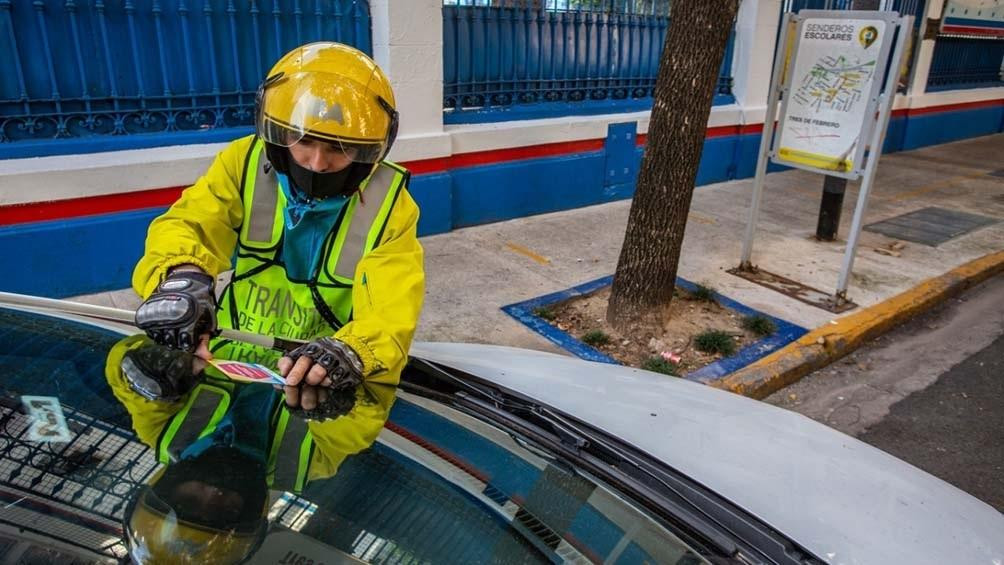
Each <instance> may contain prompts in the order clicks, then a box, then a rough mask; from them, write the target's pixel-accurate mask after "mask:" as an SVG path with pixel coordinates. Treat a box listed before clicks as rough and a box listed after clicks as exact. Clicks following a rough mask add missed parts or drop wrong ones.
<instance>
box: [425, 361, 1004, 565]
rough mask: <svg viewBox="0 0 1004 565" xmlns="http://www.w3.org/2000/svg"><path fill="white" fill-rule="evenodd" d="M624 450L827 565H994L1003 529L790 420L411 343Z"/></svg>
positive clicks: (839, 439) (655, 382)
mask: <svg viewBox="0 0 1004 565" xmlns="http://www.w3.org/2000/svg"><path fill="white" fill-rule="evenodd" d="M411 353H412V355H413V356H417V357H420V358H423V359H425V360H428V361H432V362H434V363H439V364H442V365H446V366H449V367H453V368H455V369H458V370H461V371H464V372H466V373H469V374H472V375H476V376H478V377H481V378H483V379H486V380H489V381H492V382H494V383H496V384H498V385H499V386H502V387H504V388H507V389H509V390H512V391H514V392H518V393H520V394H522V395H525V396H528V397H531V398H533V399H536V400H537V401H538V402H540V403H542V404H546V405H549V406H551V407H552V408H555V409H557V410H560V411H562V412H564V413H565V414H567V415H569V416H573V417H576V418H578V419H580V420H582V421H584V422H586V423H588V424H590V425H592V426H594V427H596V428H598V429H601V430H603V431H604V432H607V433H609V434H610V435H613V436H615V437H617V438H619V439H620V440H622V441H624V442H626V443H628V444H631V445H633V446H635V447H637V448H638V449H640V450H642V451H644V452H646V453H648V454H649V455H651V456H653V457H655V458H657V459H659V460H661V461H663V462H664V463H666V464H667V465H669V466H671V467H673V468H675V469H676V470H678V471H680V472H682V473H683V474H685V475H687V476H688V477H690V478H691V479H693V480H696V481H697V482H699V483H701V484H703V485H704V486H706V487H707V488H709V489H711V490H713V491H715V492H716V493H718V494H720V495H722V496H724V497H725V498H727V499H729V500H730V501H732V502H733V503H735V504H736V505H738V506H739V507H741V508H743V509H744V510H746V511H748V512H750V513H751V514H753V515H754V516H756V517H758V518H759V519H761V520H763V521H764V522H766V523H767V524H769V525H771V526H772V527H774V528H776V529H777V530H778V531H780V532H781V533H783V534H785V535H786V536H787V537H789V538H790V539H792V540H794V541H796V542H797V543H799V544H800V545H802V546H803V547H805V548H806V549H808V550H809V551H811V552H813V553H814V554H815V555H816V556H817V557H819V558H820V559H823V560H825V561H827V562H831V563H946V562H952V563H990V564H1000V563H1001V562H1002V559H1004V515H1002V514H1000V513H999V512H997V511H996V510H995V509H994V508H992V507H991V506H989V505H987V504H986V503H984V502H982V501H980V500H978V499H976V498H975V497H973V496H971V495H969V494H967V493H965V492H963V491H961V490H959V489H958V488H956V487H954V486H952V485H950V484H948V483H946V482H944V481H942V480H941V479H938V478H936V477H934V476H932V475H930V474H928V473H926V472H924V471H922V470H920V469H918V468H916V467H914V466H912V465H910V464H908V463H906V462H904V461H902V460H900V459H897V458H895V457H893V456H892V455H889V454H887V453H885V452H883V451H881V450H879V449H876V448H874V447H872V446H870V445H867V444H865V443H863V442H861V441H858V440H856V439H854V438H852V437H850V436H848V435H845V434H843V433H840V432H838V431H836V430H833V429H831V428H829V427H827V426H824V425H822V424H819V423H817V422H815V421H813V420H811V419H809V418H806V417H804V416H802V415H800V414H797V413H794V412H790V411H787V410H784V409H781V408H777V407H774V406H771V405H769V404H766V403H763V402H758V401H755V400H752V399H749V398H746V397H743V396H739V395H736V394H732V393H729V392H725V391H722V390H718V389H714V388H711V387H708V386H705V385H701V384H697V383H693V382H690V381H687V380H684V379H678V378H672V377H666V376H664V375H659V374H656V373H650V372H647V371H641V370H638V369H631V368H628V367H623V366H616V365H609V364H601V363H592V362H588V361H582V360H579V359H574V358H570V357H564V356H560V355H554V354H551V353H543V352H536V351H528V350H523V349H514V348H508V347H499V346H488V345H473V344H456V343H415V344H414V345H413V346H412V351H411Z"/></svg>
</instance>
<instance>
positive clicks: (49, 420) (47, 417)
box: [21, 396, 73, 442]
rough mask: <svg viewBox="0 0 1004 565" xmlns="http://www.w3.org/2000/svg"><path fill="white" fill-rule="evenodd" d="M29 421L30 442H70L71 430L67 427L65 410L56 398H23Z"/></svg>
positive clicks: (71, 437)
mask: <svg viewBox="0 0 1004 565" xmlns="http://www.w3.org/2000/svg"><path fill="white" fill-rule="evenodd" d="M21 402H22V403H24V408H25V410H27V411H28V419H29V421H30V422H31V424H30V427H29V428H28V441H62V442H66V441H70V440H71V439H73V436H71V435H70V428H69V426H67V425H66V417H65V416H63V408H62V406H60V405H59V399H58V398H56V397H54V396H22V397H21Z"/></svg>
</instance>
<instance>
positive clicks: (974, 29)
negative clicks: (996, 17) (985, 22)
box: [941, 24, 1004, 37]
mask: <svg viewBox="0 0 1004 565" xmlns="http://www.w3.org/2000/svg"><path fill="white" fill-rule="evenodd" d="M941 32H942V33H968V34H972V35H985V36H989V37H1004V29H1002V28H996V27H982V26H964V25H951V24H946V25H945V26H943V27H942V28H941Z"/></svg>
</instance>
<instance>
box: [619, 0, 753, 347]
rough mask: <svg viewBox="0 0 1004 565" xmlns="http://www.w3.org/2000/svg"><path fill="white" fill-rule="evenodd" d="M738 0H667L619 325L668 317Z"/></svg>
mask: <svg viewBox="0 0 1004 565" xmlns="http://www.w3.org/2000/svg"><path fill="white" fill-rule="evenodd" d="M738 9H739V0H683V1H678V2H673V3H672V8H671V15H670V26H669V36H668V37H667V38H666V43H665V46H664V47H663V50H662V57H661V61H660V64H659V75H658V77H657V78H656V84H655V93H654V96H653V104H652V115H651V121H650V122H649V129H648V145H647V147H646V148H645V156H644V157H643V158H642V163H641V171H640V172H639V175H638V186H637V188H636V190H635V195H634V199H633V201H632V202H631V212H630V215H629V217H628V226H627V232H626V234H625V236H624V244H623V246H622V247H621V254H620V260H619V261H618V263H617V271H616V272H615V273H614V282H613V288H612V289H611V294H610V302H609V304H608V305H607V321H608V322H610V324H611V325H613V326H614V327H615V328H617V329H619V330H621V331H630V330H631V329H632V328H642V327H653V326H656V325H661V324H662V323H663V322H664V321H665V320H666V314H667V312H668V308H669V303H670V301H671V300H672V298H673V288H674V284H675V281H676V269H677V266H678V265H679V262H680V248H681V246H682V244H683V232H684V229H685V228H686V225H687V214H688V213H689V212H690V199H691V196H692V195H693V193H694V180H695V179H696V178H697V166H698V164H699V163H700V160H701V151H702V150H703V148H704V138H705V134H706V130H707V125H708V116H709V114H710V111H711V102H712V99H713V97H714V93H715V85H716V83H717V81H718V71H719V68H720V67H721V63H722V57H723V56H724V54H725V47H726V45H727V42H728V37H729V33H730V32H731V31H732V26H733V23H734V22H735V18H736V12H737V11H738Z"/></svg>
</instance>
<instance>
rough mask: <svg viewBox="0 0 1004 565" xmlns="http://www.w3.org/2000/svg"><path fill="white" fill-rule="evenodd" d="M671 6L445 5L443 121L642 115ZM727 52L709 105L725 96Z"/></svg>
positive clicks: (527, 0) (619, 1)
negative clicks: (632, 113) (606, 114)
mask: <svg viewBox="0 0 1004 565" xmlns="http://www.w3.org/2000/svg"><path fill="white" fill-rule="evenodd" d="M669 5H670V2H669V0H444V5H443V72H444V76H443V92H444V97H443V107H444V119H445V121H446V123H470V122H490V121H502V120H512V119H519V118H534V117H547V116H561V115H569V114H590V113H609V112H617V111H631V110H643V109H648V108H649V107H651V105H652V99H651V96H652V91H653V89H654V87H655V79H656V75H657V73H658V70H659V57H660V55H661V54H662V45H663V42H664V41H665V39H666V32H667V29H668V28H669ZM732 48H733V40H732V39H731V38H730V40H729V46H728V50H727V52H726V54H725V58H724V60H723V62H722V70H721V75H720V78H719V81H718V87H717V91H716V96H715V103H716V104H725V103H730V102H733V101H734V98H733V97H732V77H731V74H732V73H731V69H732Z"/></svg>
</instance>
